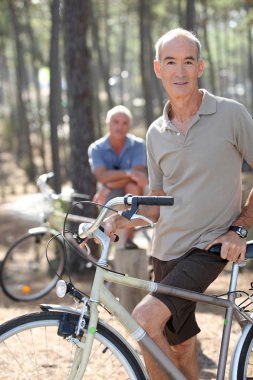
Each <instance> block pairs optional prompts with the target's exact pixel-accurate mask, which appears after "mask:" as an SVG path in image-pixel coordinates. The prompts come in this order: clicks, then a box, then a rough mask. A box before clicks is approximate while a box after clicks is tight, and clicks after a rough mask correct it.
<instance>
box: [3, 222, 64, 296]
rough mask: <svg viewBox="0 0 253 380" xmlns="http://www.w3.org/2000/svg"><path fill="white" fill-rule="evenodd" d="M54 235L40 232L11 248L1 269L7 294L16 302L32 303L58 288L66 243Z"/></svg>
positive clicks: (26, 237) (48, 232) (18, 241)
mask: <svg viewBox="0 0 253 380" xmlns="http://www.w3.org/2000/svg"><path fill="white" fill-rule="evenodd" d="M54 235H55V234H54V232H53V231H51V230H47V229H41V230H40V229H38V230H36V229H35V230H34V232H31V233H28V234H26V235H24V236H22V237H21V238H20V239H18V240H17V241H16V242H15V243H14V244H12V245H11V247H10V248H9V249H8V251H7V253H6V255H5V258H4V260H3V262H2V265H1V268H0V283H1V286H2V288H3V291H4V293H5V294H6V295H7V296H8V297H10V298H11V299H13V300H14V301H32V300H36V299H39V298H41V297H43V296H45V295H46V294H47V293H49V292H50V291H51V289H52V288H53V287H54V286H55V284H56V282H57V280H58V276H57V275H59V276H60V275H61V274H62V272H63V269H64V247H63V243H62V240H61V239H60V238H58V237H56V238H54V239H53V240H52V241H51V242H50V244H49V246H48V250H47V253H48V258H49V263H48V261H47V258H46V246H47V243H48V241H49V240H50V239H51V238H52V237H53V236H54Z"/></svg>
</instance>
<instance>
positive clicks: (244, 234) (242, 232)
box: [238, 227, 248, 238]
mask: <svg viewBox="0 0 253 380" xmlns="http://www.w3.org/2000/svg"><path fill="white" fill-rule="evenodd" d="M238 232H239V233H240V236H241V237H244V238H245V237H247V234H248V231H247V230H246V228H243V227H240V230H239V231H238Z"/></svg>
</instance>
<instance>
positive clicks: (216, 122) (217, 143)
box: [147, 90, 253, 261]
mask: <svg viewBox="0 0 253 380" xmlns="http://www.w3.org/2000/svg"><path fill="white" fill-rule="evenodd" d="M202 91H203V92H204V97H203V100H202V104H201V106H200V108H199V111H198V112H197V114H196V115H195V116H194V117H193V119H192V121H191V124H190V128H189V130H188V133H187V135H186V136H184V135H182V134H180V133H179V132H178V130H177V129H176V128H175V127H174V126H173V124H172V123H171V122H170V120H169V119H168V107H169V103H167V105H166V106H165V109H164V113H163V116H162V117H160V118H159V119H157V120H156V121H155V122H154V123H152V125H151V126H150V128H149V130H148V133H147V156H148V170H149V183H150V189H151V190H161V189H163V190H164V192H165V193H166V194H167V195H172V196H174V197H175V204H174V206H167V207H165V206H163V207H161V211H160V218H159V220H158V222H157V226H156V228H155V231H154V238H153V250H152V252H153V256H154V257H157V258H158V259H160V260H165V261H167V260H171V259H173V258H177V257H180V256H181V255H183V254H184V253H185V252H187V251H188V250H189V249H190V248H192V247H199V248H204V247H205V246H206V245H207V244H208V243H210V242H211V241H212V240H213V239H215V238H216V237H218V236H220V235H221V234H223V233H225V232H226V231H227V229H228V227H229V226H230V225H231V223H232V222H233V221H234V219H235V218H236V217H237V216H238V214H239V213H240V211H241V193H242V189H241V167H242V160H243V158H244V159H245V160H246V161H247V162H248V163H249V164H251V165H253V121H252V118H251V116H250V114H249V113H248V112H247V110H246V109H245V107H244V106H243V105H241V104H239V103H238V102H236V101H233V100H230V99H225V98H221V97H217V96H214V95H212V94H210V93H208V92H207V91H206V90H202Z"/></svg>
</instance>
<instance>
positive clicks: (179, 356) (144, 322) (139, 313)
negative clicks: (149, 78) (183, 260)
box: [133, 295, 199, 380]
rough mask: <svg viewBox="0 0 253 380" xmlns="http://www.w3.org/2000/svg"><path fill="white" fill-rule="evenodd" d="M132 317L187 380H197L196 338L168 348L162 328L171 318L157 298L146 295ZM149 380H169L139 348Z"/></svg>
mask: <svg viewBox="0 0 253 380" xmlns="http://www.w3.org/2000/svg"><path fill="white" fill-rule="evenodd" d="M133 317H134V318H135V320H136V321H137V322H138V323H139V324H140V325H141V326H142V327H143V328H144V329H145V330H146V332H147V333H148V335H149V336H150V337H151V338H152V339H153V340H154V342H155V343H156V344H157V345H158V346H159V347H160V348H161V349H162V350H163V351H164V352H165V353H166V354H167V355H168V357H170V358H171V359H172V361H173V362H174V363H175V365H176V366H177V367H178V368H179V369H180V371H182V373H183V374H184V375H185V377H186V378H187V379H188V380H198V378H199V370H198V363H197V353H196V337H193V338H190V339H188V340H187V341H185V342H183V343H181V344H178V345H176V346H171V347H170V346H169V344H168V342H167V340H166V338H165V336H164V333H163V331H164V327H165V325H166V322H167V321H168V320H169V319H170V318H171V312H170V310H169V309H168V308H167V307H166V305H164V303H163V302H161V301H159V300H158V299H157V298H155V297H152V296H151V295H147V296H146V297H145V298H144V299H143V300H142V301H141V302H140V303H139V304H138V305H137V306H136V308H135V309H134V311H133ZM141 350H142V353H143V356H144V360H145V363H146V366H147V369H148V372H149V376H150V379H151V380H169V379H170V378H169V376H168V375H167V374H166V373H165V371H164V370H163V369H162V368H161V366H160V365H159V364H158V363H157V362H156V361H155V360H154V359H153V358H152V356H151V355H150V354H149V353H148V352H147V351H146V350H145V349H144V348H143V347H141Z"/></svg>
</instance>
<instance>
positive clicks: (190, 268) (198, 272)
mask: <svg viewBox="0 0 253 380" xmlns="http://www.w3.org/2000/svg"><path fill="white" fill-rule="evenodd" d="M152 259H153V265H154V275H155V278H154V281H155V282H159V283H161V284H164V285H170V286H175V287H177V288H183V289H188V290H193V291H195V292H199V293H203V292H205V290H206V289H207V288H208V286H209V285H210V284H211V283H212V282H213V281H214V280H215V279H216V277H217V276H218V275H219V274H220V272H222V270H223V269H224V267H225V266H226V264H227V260H224V259H222V258H220V257H219V256H217V255H215V254H212V253H209V252H207V251H204V250H201V249H198V248H193V249H191V250H190V251H188V252H187V253H186V254H185V255H183V256H182V257H180V258H179V259H175V260H170V261H161V260H158V259H157V258H154V257H153V258H152ZM152 295H153V296H154V297H156V298H158V299H159V300H160V301H162V302H163V303H164V304H165V305H166V306H167V307H168V308H169V309H170V311H171V313H172V318H171V319H170V320H169V321H168V322H167V324H166V327H165V331H164V333H165V335H166V337H167V339H168V342H169V344H170V345H172V346H173V345H176V344H179V343H182V342H184V341H185V340H187V339H189V338H191V337H193V336H194V335H196V334H198V333H199V332H200V328H199V326H198V324H197V322H196V318H195V309H196V303H195V302H192V301H187V300H184V299H182V298H177V297H172V296H168V295H166V294H159V293H153V294H152Z"/></svg>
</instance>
